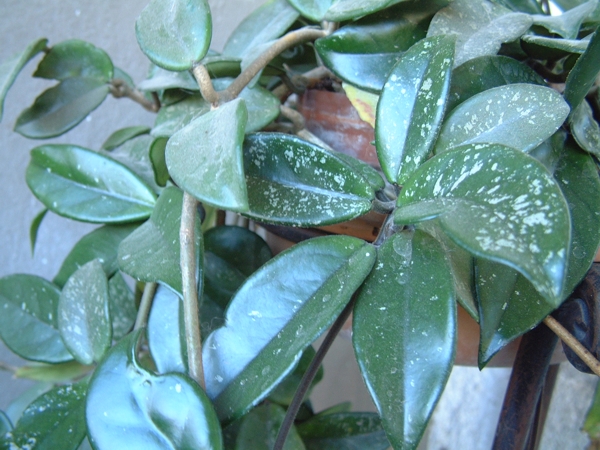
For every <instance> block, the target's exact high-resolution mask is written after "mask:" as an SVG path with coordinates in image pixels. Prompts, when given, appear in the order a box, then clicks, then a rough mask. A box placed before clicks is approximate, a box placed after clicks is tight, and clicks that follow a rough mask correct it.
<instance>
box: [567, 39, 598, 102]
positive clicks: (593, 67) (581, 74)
mask: <svg viewBox="0 0 600 450" xmlns="http://www.w3.org/2000/svg"><path fill="white" fill-rule="evenodd" d="M598 72H600V30H596V32H595V33H594V34H593V35H592V38H591V39H590V43H589V45H588V47H587V49H586V50H585V52H583V54H582V55H581V56H580V57H579V59H578V60H577V62H576V63H575V66H574V67H573V69H571V72H569V76H568V77H567V82H566V84H565V91H564V96H565V100H566V101H567V102H568V103H569V105H570V106H571V109H572V110H574V109H576V108H577V107H578V106H579V104H580V103H581V102H582V101H583V99H584V98H585V96H586V95H587V93H588V91H589V90H590V89H591V87H592V86H593V85H594V82H595V81H596V77H597V75H598Z"/></svg>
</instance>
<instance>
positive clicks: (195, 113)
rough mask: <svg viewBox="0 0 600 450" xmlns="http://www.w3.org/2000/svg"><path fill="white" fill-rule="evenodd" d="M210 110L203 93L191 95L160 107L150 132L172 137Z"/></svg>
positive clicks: (159, 135) (154, 134)
mask: <svg viewBox="0 0 600 450" xmlns="http://www.w3.org/2000/svg"><path fill="white" fill-rule="evenodd" d="M209 111H210V103H208V102H207V101H206V100H204V98H202V96H201V95H199V94H197V95H190V96H188V97H186V98H184V99H183V100H181V101H180V102H177V103H173V104H172V105H168V106H163V107H162V108H160V110H159V111H158V114H157V115H156V120H155V121H154V126H153V127H152V131H151V132H150V133H151V134H152V136H156V137H171V136H172V135H174V134H175V133H176V132H178V131H179V130H181V129H182V128H183V127H185V126H186V125H188V124H189V123H190V122H191V121H192V120H194V119H196V118H198V117H200V116H202V115H203V114H206V113H207V112H209Z"/></svg>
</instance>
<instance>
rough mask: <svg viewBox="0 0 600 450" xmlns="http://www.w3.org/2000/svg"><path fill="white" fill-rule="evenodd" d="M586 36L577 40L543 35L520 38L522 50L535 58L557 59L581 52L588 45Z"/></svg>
mask: <svg viewBox="0 0 600 450" xmlns="http://www.w3.org/2000/svg"><path fill="white" fill-rule="evenodd" d="M589 43H590V41H589V39H588V38H583V39H579V40H575V39H559V38H549V37H545V36H535V35H525V36H523V37H522V38H521V45H522V47H523V50H525V52H526V53H527V54H529V55H532V56H533V57H535V58H539V57H540V56H543V57H544V59H549V60H558V59H560V58H562V57H564V56H567V55H569V54H579V53H583V52H584V51H585V49H586V48H587V47H588V45H589Z"/></svg>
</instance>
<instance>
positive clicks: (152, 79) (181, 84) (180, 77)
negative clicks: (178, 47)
mask: <svg viewBox="0 0 600 450" xmlns="http://www.w3.org/2000/svg"><path fill="white" fill-rule="evenodd" d="M175 88H179V89H186V90H189V91H197V90H198V89H199V88H198V83H197V82H196V80H195V79H194V76H193V75H192V74H191V73H190V72H189V71H185V72H172V71H170V70H165V69H162V68H160V67H157V66H152V68H151V70H150V75H149V77H148V78H147V79H145V80H144V81H142V82H141V83H140V84H138V89H141V90H142V91H163V90H166V89H175ZM161 110H162V108H161Z"/></svg>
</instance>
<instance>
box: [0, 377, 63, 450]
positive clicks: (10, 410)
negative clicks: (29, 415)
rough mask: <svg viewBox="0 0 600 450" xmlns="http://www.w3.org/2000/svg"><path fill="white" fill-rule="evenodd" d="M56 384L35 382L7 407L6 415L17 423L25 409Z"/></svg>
mask: <svg viewBox="0 0 600 450" xmlns="http://www.w3.org/2000/svg"><path fill="white" fill-rule="evenodd" d="M53 387H54V386H53V385H52V384H51V383H41V382H40V383H35V384H34V385H33V386H31V387H30V388H28V389H26V390H25V392H23V393H22V394H21V395H19V396H18V397H17V398H15V399H14V400H13V401H11V402H10V404H9V405H8V407H7V408H6V415H7V416H8V418H9V420H10V421H11V422H12V423H13V424H14V423H17V421H18V420H19V418H20V417H21V415H23V411H25V409H26V408H27V407H28V406H29V405H30V404H31V403H32V402H33V401H34V400H35V399H36V398H38V397H39V396H40V395H42V394H44V393H45V392H48V391H49V390H50V389H52V388H53ZM0 442H2V441H0Z"/></svg>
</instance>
